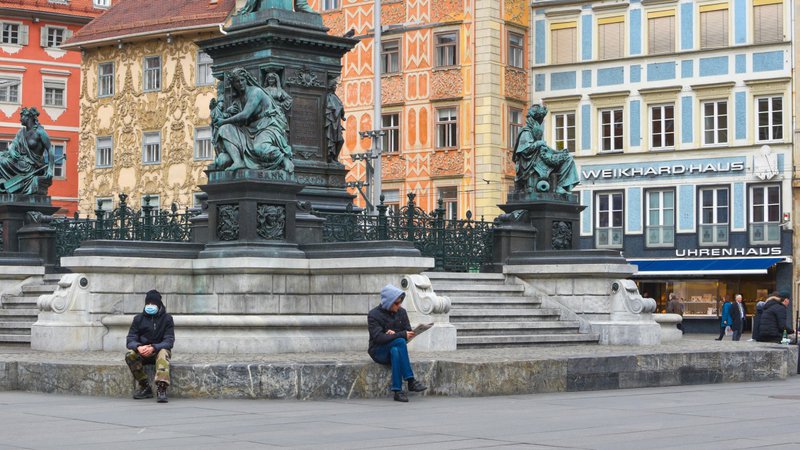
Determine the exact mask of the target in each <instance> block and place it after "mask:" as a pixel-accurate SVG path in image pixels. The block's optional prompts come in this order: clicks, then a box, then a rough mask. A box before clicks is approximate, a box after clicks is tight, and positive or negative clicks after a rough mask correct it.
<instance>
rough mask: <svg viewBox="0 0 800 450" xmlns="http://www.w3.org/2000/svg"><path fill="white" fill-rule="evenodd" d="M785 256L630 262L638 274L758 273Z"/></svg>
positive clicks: (782, 259) (634, 260)
mask: <svg viewBox="0 0 800 450" xmlns="http://www.w3.org/2000/svg"><path fill="white" fill-rule="evenodd" d="M785 259H786V258H785V257H773V258H728V259H723V258H713V259H632V260H628V262H629V263H630V264H633V265H635V266H638V268H639V270H638V271H637V272H636V273H635V274H634V275H638V276H647V275H651V276H658V275H662V276H663V275H696V276H703V275H758V274H766V273H767V269H769V268H770V267H772V266H774V265H775V264H777V263H779V262H781V261H784V260H785Z"/></svg>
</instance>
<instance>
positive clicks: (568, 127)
mask: <svg viewBox="0 0 800 450" xmlns="http://www.w3.org/2000/svg"><path fill="white" fill-rule="evenodd" d="M553 126H554V127H555V130H554V133H553V136H555V142H554V143H555V146H556V149H557V150H568V151H570V152H574V151H575V113H574V112H562V113H554V114H553Z"/></svg>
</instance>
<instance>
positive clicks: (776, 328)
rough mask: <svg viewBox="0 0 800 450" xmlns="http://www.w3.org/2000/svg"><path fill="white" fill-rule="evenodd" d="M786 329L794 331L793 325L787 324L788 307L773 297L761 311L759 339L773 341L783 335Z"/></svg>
mask: <svg viewBox="0 0 800 450" xmlns="http://www.w3.org/2000/svg"><path fill="white" fill-rule="evenodd" d="M784 331H786V332H787V333H790V334H791V333H794V330H792V329H791V327H787V326H786V307H785V306H783V303H781V302H780V301H778V300H777V299H771V300H770V301H768V302H767V304H766V305H764V312H763V313H761V324H760V325H759V328H758V339H759V340H763V341H773V340H775V339H778V338H780V337H781V336H783V332H784Z"/></svg>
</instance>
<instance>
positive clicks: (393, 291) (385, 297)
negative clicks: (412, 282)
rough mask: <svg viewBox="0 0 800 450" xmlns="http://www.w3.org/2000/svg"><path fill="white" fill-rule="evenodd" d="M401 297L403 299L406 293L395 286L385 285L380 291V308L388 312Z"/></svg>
mask: <svg viewBox="0 0 800 450" xmlns="http://www.w3.org/2000/svg"><path fill="white" fill-rule="evenodd" d="M401 295H402V296H403V297H405V296H406V293H405V292H403V290H402V289H400V288H399V287H397V286H393V285H391V284H387V285H386V286H384V287H383V289H381V308H383V309H385V310H387V311H388V310H389V308H390V307H391V306H392V304H393V303H394V302H396V301H397V299H398V298H399V297H400V296H401Z"/></svg>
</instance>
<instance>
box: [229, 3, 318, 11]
mask: <svg viewBox="0 0 800 450" xmlns="http://www.w3.org/2000/svg"><path fill="white" fill-rule="evenodd" d="M265 3H266V2H264V1H263V0H247V3H245V4H244V6H242V9H240V10H239V12H237V13H236V14H247V13H252V12H258V11H262V10H265V9H267V6H266V5H265ZM294 10H295V11H299V12H307V13H316V11H314V9H313V8H312V7H311V6H309V4H308V0H294Z"/></svg>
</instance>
